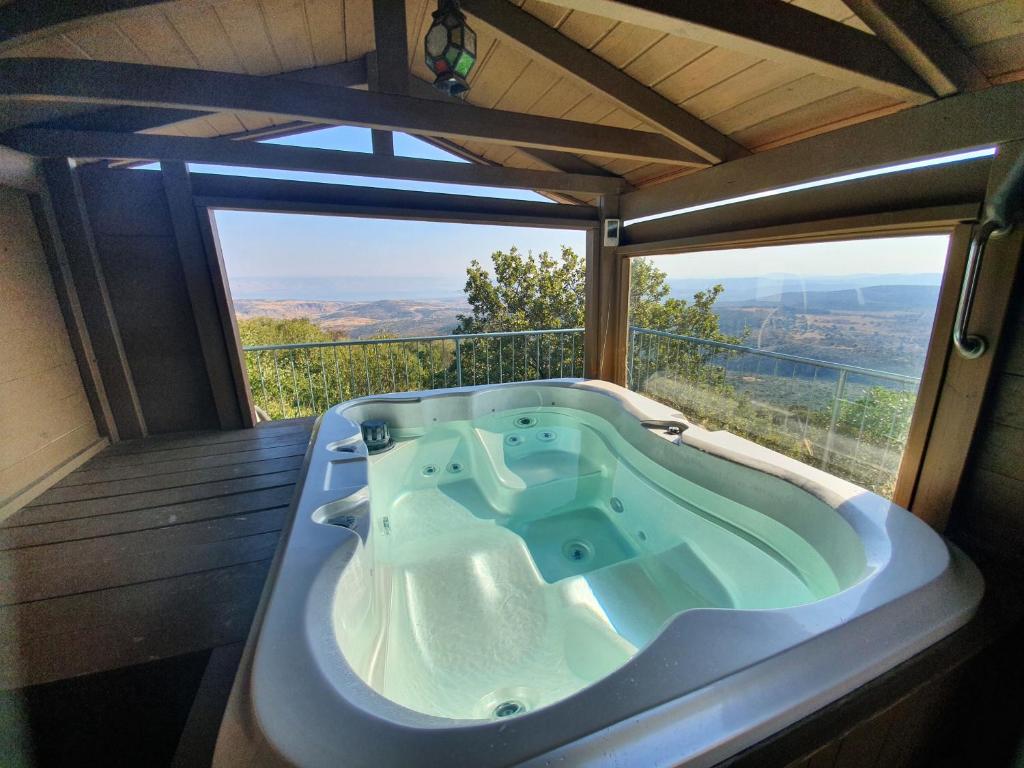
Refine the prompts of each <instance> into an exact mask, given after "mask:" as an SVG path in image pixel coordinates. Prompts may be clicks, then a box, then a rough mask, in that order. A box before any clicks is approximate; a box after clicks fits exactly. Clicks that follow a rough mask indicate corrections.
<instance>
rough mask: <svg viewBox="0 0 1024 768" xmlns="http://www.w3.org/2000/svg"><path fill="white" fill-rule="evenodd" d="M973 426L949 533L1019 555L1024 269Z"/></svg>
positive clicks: (1023, 483)
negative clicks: (980, 412) (982, 405)
mask: <svg viewBox="0 0 1024 768" xmlns="http://www.w3.org/2000/svg"><path fill="white" fill-rule="evenodd" d="M1010 306H1011V316H1010V317H1008V318H1007V321H1006V331H1005V334H1006V335H1005V337H1004V338H1005V342H1004V343H1003V344H1002V349H1001V350H1000V351H999V359H998V361H997V363H996V369H995V372H994V374H993V381H992V383H991V385H990V389H989V394H988V398H987V402H986V410H985V414H984V417H983V419H984V420H983V421H982V423H981V424H979V426H978V432H977V435H976V437H975V441H974V446H973V449H972V462H971V465H970V467H969V468H968V470H967V475H966V477H965V479H964V484H963V487H962V489H961V492H960V497H959V501H958V503H957V508H956V511H955V512H954V516H953V520H952V528H951V530H952V532H953V535H954V536H956V537H961V538H962V539H963V540H964V541H965V542H966V543H968V544H969V545H973V546H976V547H978V548H980V549H982V550H984V551H985V552H988V553H991V554H992V555H993V556H995V557H997V558H1000V559H1011V560H1017V561H1021V560H1024V270H1019V271H1018V275H1017V285H1016V287H1015V294H1014V298H1013V299H1012V301H1011V304H1010Z"/></svg>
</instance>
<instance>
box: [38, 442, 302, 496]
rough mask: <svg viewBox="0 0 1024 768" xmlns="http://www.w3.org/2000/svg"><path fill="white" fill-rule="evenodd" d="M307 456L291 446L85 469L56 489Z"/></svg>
mask: <svg viewBox="0 0 1024 768" xmlns="http://www.w3.org/2000/svg"><path fill="white" fill-rule="evenodd" d="M305 453H306V443H304V442H302V443H291V444H289V445H282V446H277V447H273V448H257V449H255V450H250V451H232V452H231V453H227V454H214V455H213V456H199V457H197V458H191V459H169V460H164V461H157V462H150V463H147V464H127V465H122V464H113V465H111V466H107V467H100V468H98V469H93V468H91V467H89V468H83V469H80V470H77V471H75V472H72V473H71V474H69V475H68V476H67V477H65V478H64V479H63V480H61V481H60V482H59V483H57V484H56V485H54V486H53V487H54V488H69V487H71V486H76V485H86V484H89V483H105V482H109V481H123V480H128V479H130V478H136V477H158V476H160V475H165V474H181V473H185V472H191V471H193V470H197V469H210V468H212V467H223V466H228V465H232V464H234V465H241V464H248V463H251V462H257V461H265V460H267V459H283V458H287V457H289V456H302V455H304V454H305Z"/></svg>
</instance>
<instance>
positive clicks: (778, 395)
mask: <svg viewBox="0 0 1024 768" xmlns="http://www.w3.org/2000/svg"><path fill="white" fill-rule="evenodd" d="M244 351H245V356H246V363H247V366H248V372H249V383H250V387H251V389H252V393H253V398H254V400H255V404H256V406H257V407H258V408H259V409H260V411H261V412H262V413H264V414H266V415H267V416H268V417H269V418H273V419H282V418H294V417H298V416H312V415H316V414H319V413H322V412H323V411H325V410H326V409H327V408H329V407H330V406H331V405H334V404H336V403H339V402H343V401H345V400H349V399H352V398H354V397H362V396H365V395H373V394H385V393H388V392H408V391H414V390H420V389H441V388H447V387H458V386H463V385H474V384H491V383H504V382H509V381H535V380H538V379H552V378H562V377H566V376H568V377H576V376H582V375H583V370H584V368H583V329H582V328H565V329H549V330H533V331H510V332H504V333H472V334H456V335H449V336H418V337H411V338H398V339H359V340H357V341H334V342H314V343H309V344H280V345H271V346H253V347H245V348H244ZM627 383H628V386H629V387H630V389H633V390H635V391H637V392H641V393H643V394H645V395H648V396H650V397H653V398H655V399H656V400H659V401H661V402H664V403H666V404H668V405H671V406H673V407H675V408H678V409H679V410H680V411H682V412H683V413H684V414H686V415H687V416H688V417H689V418H691V419H693V420H694V421H696V422H698V423H701V424H703V425H704V426H707V427H708V428H711V429H728V430H729V431H731V432H735V433H736V434H739V435H742V436H744V437H747V438H749V439H751V440H754V441H755V442H758V443H761V444H762V445H767V446H768V447H770V448H774V449H775V450H778V451H781V452H782V453H785V454H787V455H789V456H793V457H794V458H797V459H799V460H801V461H804V462H807V463H809V464H812V465H814V466H817V467H820V468H821V469H824V470H827V471H829V472H832V473H834V474H837V475H839V476H840V477H845V478H847V479H849V480H852V481H854V482H856V483H858V484H861V485H864V486H866V487H869V488H871V489H872V490H875V491H878V492H880V493H883V494H891V492H892V486H893V484H894V483H895V478H896V473H897V472H898V470H899V462H900V459H901V457H902V455H903V448H904V445H905V444H906V439H907V433H908V430H909V427H910V417H911V415H912V413H913V409H914V402H915V399H916V396H917V387H918V384H919V379H917V378H915V377H913V376H904V375H902V374H897V373H890V372H887V371H876V370H872V369H870V368H861V367H858V366H853V365H844V364H841V363H833V362H828V361H825V360H815V359H812V358H807V357H801V356H798V355H788V354H783V353H779V352H771V351H768V350H761V349H755V348H753V347H747V346H743V345H739V344H728V343H725V342H720V341H712V340H709V339H701V338H697V337H693V336H682V335H679V334H673V333H667V332H665V331H655V330H650V329H646V328H637V327H631V328H630V329H629V350H628V359H627Z"/></svg>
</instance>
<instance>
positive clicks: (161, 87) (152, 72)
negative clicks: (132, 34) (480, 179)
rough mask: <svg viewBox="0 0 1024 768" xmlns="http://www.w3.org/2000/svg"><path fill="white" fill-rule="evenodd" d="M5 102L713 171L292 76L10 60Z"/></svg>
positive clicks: (643, 151)
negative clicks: (173, 113)
mask: <svg viewBox="0 0 1024 768" xmlns="http://www.w3.org/2000/svg"><path fill="white" fill-rule="evenodd" d="M0 95H7V96H9V97H29V98H42V99H52V100H57V101H70V102H84V103H108V104H122V105H129V106H152V107H165V108H173V109H196V110H201V111H206V112H224V111H228V112H235V113H238V114H240V115H241V114H243V113H255V114H259V115H272V116H275V117H277V118H283V119H288V120H303V121H307V122H313V123H324V124H331V125H357V126H363V127H367V128H380V129H383V130H398V131H404V132H408V133H423V134H427V135H433V136H451V137H463V138H476V139H481V140H484V141H487V142H492V143H500V144H513V145H517V146H534V147H543V148H547V149H559V150H570V151H576V152H579V153H590V154H598V155H604V156H611V157H635V158H637V159H641V160H649V161H654V160H656V161H660V162H667V163H674V164H680V165H706V164H707V163H706V162H705V160H704V159H703V158H702V157H700V156H698V155H696V154H695V153H693V152H691V151H689V150H687V149H686V148H684V147H681V146H679V145H678V144H675V143H673V142H671V141H669V140H668V139H666V138H665V137H664V136H661V135H657V134H652V133H645V132H642V131H629V130H623V129H619V128H610V127H607V126H600V125H585V124H580V123H574V122H570V121H564V120H558V119H551V118H541V117H536V116H534V115H522V114H519V113H515V112H502V111H500V110H489V109H481V108H478V107H471V106H468V105H455V104H443V103H440V102H434V101H430V100H426V99H414V98H410V97H407V96H393V95H390V94H377V93H363V92H361V91H357V90H353V89H348V88H333V87H328V86H321V85H316V84H311V83H302V82H297V81H293V80H286V79H282V78H259V77H251V76H247V75H235V74H227V73H220V72H207V71H202V70H191V69H175V68H172V67H155V66H147V65H134V64H117V63H112V62H101V61H79V60H69V59H5V60H2V61H0ZM243 122H244V121H243Z"/></svg>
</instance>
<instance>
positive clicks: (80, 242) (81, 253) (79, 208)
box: [42, 159, 149, 440]
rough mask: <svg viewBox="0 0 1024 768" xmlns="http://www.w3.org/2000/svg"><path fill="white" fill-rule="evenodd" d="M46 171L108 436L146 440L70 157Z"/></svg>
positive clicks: (55, 230)
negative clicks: (102, 396)
mask: <svg viewBox="0 0 1024 768" xmlns="http://www.w3.org/2000/svg"><path fill="white" fill-rule="evenodd" d="M42 170H43V176H44V178H45V181H46V188H47V196H48V200H49V203H50V206H51V211H52V221H53V224H54V228H53V235H54V237H55V238H59V241H60V246H59V247H60V249H61V250H62V251H63V253H64V255H65V257H66V264H67V267H68V273H69V274H70V277H71V279H72V280H73V282H74V287H75V291H76V293H77V296H78V298H79V299H80V306H81V315H82V320H83V322H84V324H85V327H86V329H87V330H88V337H89V339H90V340H91V344H92V348H93V350H94V352H95V361H96V366H97V369H98V371H99V374H100V377H101V379H102V382H103V385H104V389H105V392H106V395H107V400H108V403H109V408H110V412H111V415H112V417H113V421H114V423H115V424H116V430H114V431H112V432H108V436H109V437H110V438H111V440H116V439H118V437H120V438H121V439H128V438H135V437H145V436H146V435H147V434H148V433H149V431H148V429H147V427H146V419H145V416H144V415H143V413H142V405H141V403H140V402H139V395H138V392H136V390H135V380H134V379H133V378H132V372H131V367H130V366H129V364H128V358H127V355H126V354H125V351H124V345H123V343H122V341H121V332H120V329H119V328H118V323H117V318H116V317H115V316H114V308H113V306H112V304H111V302H110V295H109V294H108V292H107V282H106V279H105V277H104V275H103V268H102V266H101V265H100V261H99V256H98V254H97V252H96V243H95V242H94V240H93V234H92V228H91V226H90V224H89V216H88V213H87V212H86V208H85V200H84V199H83V197H82V188H81V185H80V184H79V180H78V176H77V175H76V172H75V170H74V169H73V168H72V167H71V165H70V164H69V163H68V161H67V160H66V159H61V160H57V159H54V160H44V161H43V163H42ZM99 425H100V426H101V427H103V428H108V427H107V425H105V424H102V423H100V424H99Z"/></svg>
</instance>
